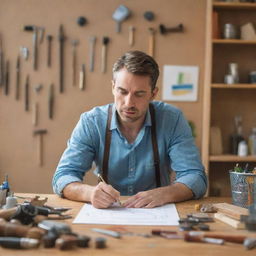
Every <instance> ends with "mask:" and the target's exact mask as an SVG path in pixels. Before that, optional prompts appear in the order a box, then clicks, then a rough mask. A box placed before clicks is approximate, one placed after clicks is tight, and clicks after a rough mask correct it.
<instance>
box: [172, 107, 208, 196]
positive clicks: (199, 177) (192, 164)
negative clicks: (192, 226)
mask: <svg viewBox="0 0 256 256" xmlns="http://www.w3.org/2000/svg"><path fill="white" fill-rule="evenodd" d="M169 157H170V164H171V169H172V170H174V171H175V173H176V180H175V182H179V183H183V184H184V185H186V186H187V187H188V188H190V189H191V190H192V191H193V194H194V198H195V199H198V198H200V197H202V196H203V195H204V194H205V192H206V190H207V178H206V174H205V171H204V167H203V165H202V163H201V158H200V155H199V151H198V149H197V147H196V145H195V143H194V138H193V136H192V132H191V129H190V126H189V124H188V122H187V120H186V119H185V118H184V116H183V114H182V113H181V112H178V114H177V119H176V125H175V126H174V129H173V131H172V136H171V137H170V143H169Z"/></svg>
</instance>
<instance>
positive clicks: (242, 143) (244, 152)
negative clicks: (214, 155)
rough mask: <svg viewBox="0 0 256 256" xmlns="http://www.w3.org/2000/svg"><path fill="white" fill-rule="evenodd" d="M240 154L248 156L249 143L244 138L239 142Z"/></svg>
mask: <svg viewBox="0 0 256 256" xmlns="http://www.w3.org/2000/svg"><path fill="white" fill-rule="evenodd" d="M237 154H238V156H247V155H248V145H247V143H246V141H245V140H242V141H240V142H239V144H238V152H237Z"/></svg>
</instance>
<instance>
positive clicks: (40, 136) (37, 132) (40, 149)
mask: <svg viewBox="0 0 256 256" xmlns="http://www.w3.org/2000/svg"><path fill="white" fill-rule="evenodd" d="M46 133H47V130H46V129H39V130H35V131H34V135H36V136H38V150H37V154H38V164H39V166H42V165H43V135H44V134H46Z"/></svg>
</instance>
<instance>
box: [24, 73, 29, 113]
mask: <svg viewBox="0 0 256 256" xmlns="http://www.w3.org/2000/svg"><path fill="white" fill-rule="evenodd" d="M25 111H29V75H27V77H26V83H25Z"/></svg>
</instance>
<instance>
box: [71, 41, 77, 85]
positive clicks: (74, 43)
mask: <svg viewBox="0 0 256 256" xmlns="http://www.w3.org/2000/svg"><path fill="white" fill-rule="evenodd" d="M71 44H72V84H73V86H75V85H76V66H77V60H76V58H77V56H76V55H77V54H76V47H77V45H78V44H79V40H72V41H71Z"/></svg>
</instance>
